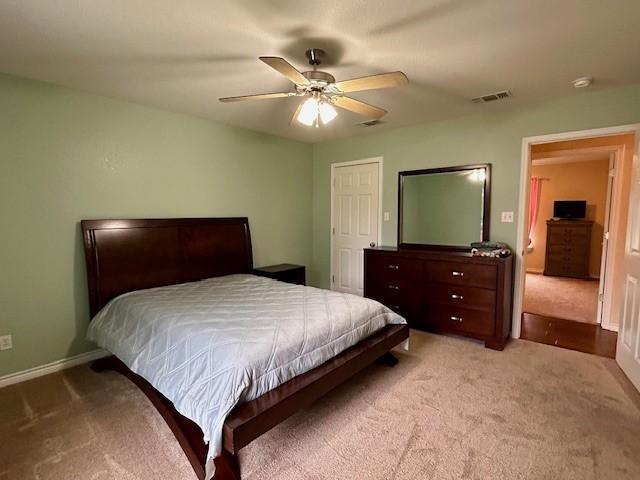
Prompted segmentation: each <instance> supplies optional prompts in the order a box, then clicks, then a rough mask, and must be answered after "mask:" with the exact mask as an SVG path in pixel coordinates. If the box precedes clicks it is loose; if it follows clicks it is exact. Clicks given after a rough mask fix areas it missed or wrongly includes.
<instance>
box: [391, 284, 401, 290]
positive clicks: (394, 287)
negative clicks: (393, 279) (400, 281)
mask: <svg viewBox="0 0 640 480" xmlns="http://www.w3.org/2000/svg"><path fill="white" fill-rule="evenodd" d="M389 288H390V289H391V290H400V287H399V286H398V285H389Z"/></svg>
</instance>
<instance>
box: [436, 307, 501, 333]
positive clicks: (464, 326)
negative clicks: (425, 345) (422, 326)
mask: <svg viewBox="0 0 640 480" xmlns="http://www.w3.org/2000/svg"><path fill="white" fill-rule="evenodd" d="M424 318H425V320H426V322H427V324H428V325H431V326H432V327H433V328H435V329H436V330H443V331H452V332H460V333H470V334H472V335H483V336H491V335H493V330H494V328H495V327H494V322H495V321H494V316H493V313H491V312H483V311H480V310H472V309H470V308H461V307H456V306H449V305H435V304H427V305H426V308H425V312H424Z"/></svg>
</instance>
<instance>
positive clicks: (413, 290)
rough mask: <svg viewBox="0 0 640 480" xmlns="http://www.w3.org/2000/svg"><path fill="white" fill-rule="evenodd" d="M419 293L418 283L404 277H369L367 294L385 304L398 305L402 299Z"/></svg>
mask: <svg viewBox="0 0 640 480" xmlns="http://www.w3.org/2000/svg"><path fill="white" fill-rule="evenodd" d="M418 294H419V291H418V287H417V285H416V284H412V283H410V282H407V281H406V280H405V279H403V278H389V277H386V278H385V277H384V276H380V277H373V278H367V287H366V291H365V295H366V296H367V297H369V298H373V299H375V300H378V301H380V302H382V303H384V304H387V303H392V304H396V305H397V304H399V303H400V302H401V300H408V299H410V298H413V297H416V296H417V295H418Z"/></svg>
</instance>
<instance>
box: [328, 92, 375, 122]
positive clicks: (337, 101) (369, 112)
mask: <svg viewBox="0 0 640 480" xmlns="http://www.w3.org/2000/svg"><path fill="white" fill-rule="evenodd" d="M332 101H333V104H334V105H335V106H336V107H340V108H344V109H345V110H349V111H350V112H354V113H357V114H358V115H362V116H363V117H367V118H373V119H378V118H382V117H384V116H385V114H386V113H387V111H386V110H384V109H382V108H379V107H374V106H373V105H369V104H368V103H364V102H361V101H360V100H356V99H355V98H351V97H333V100H332Z"/></svg>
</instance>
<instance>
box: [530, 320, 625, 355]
mask: <svg viewBox="0 0 640 480" xmlns="http://www.w3.org/2000/svg"><path fill="white" fill-rule="evenodd" d="M520 338H522V339H523V340H530V341H532V342H538V343H546V344H547V345H554V346H557V347H561V348H568V349H571V350H578V351H579V352H585V353H593V354H595V355H600V356H602V357H609V358H615V356H616V342H617V340H618V334H617V333H616V332H612V331H610V330H604V329H603V328H601V327H600V325H593V324H588V323H582V322H574V321H572V320H563V319H560V318H553V317H544V316H542V315H536V314H533V313H523V314H522V331H521V334H520Z"/></svg>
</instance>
